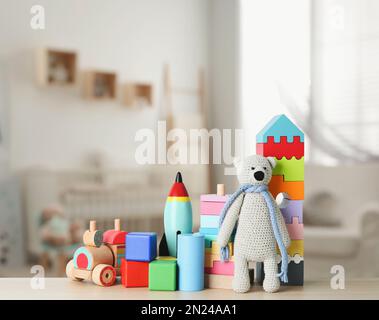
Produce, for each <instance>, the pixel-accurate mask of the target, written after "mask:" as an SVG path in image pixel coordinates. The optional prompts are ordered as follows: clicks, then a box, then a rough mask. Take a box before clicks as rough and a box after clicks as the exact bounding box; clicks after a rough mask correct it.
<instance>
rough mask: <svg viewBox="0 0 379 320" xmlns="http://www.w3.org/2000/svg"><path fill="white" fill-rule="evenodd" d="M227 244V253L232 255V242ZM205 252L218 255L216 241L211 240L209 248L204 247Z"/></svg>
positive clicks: (218, 247)
mask: <svg viewBox="0 0 379 320" xmlns="http://www.w3.org/2000/svg"><path fill="white" fill-rule="evenodd" d="M228 246H229V255H230V256H233V255H234V252H233V243H232V242H229V243H228ZM205 252H207V253H210V254H215V255H216V254H218V255H219V254H220V246H219V244H218V243H217V241H212V246H211V248H205Z"/></svg>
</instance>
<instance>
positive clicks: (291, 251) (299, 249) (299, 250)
mask: <svg viewBox="0 0 379 320" xmlns="http://www.w3.org/2000/svg"><path fill="white" fill-rule="evenodd" d="M276 251H277V253H279V254H280V250H279V248H278V246H276ZM287 253H288V255H289V256H290V257H293V256H295V254H298V255H300V256H301V257H304V240H291V244H290V246H289V248H287Z"/></svg>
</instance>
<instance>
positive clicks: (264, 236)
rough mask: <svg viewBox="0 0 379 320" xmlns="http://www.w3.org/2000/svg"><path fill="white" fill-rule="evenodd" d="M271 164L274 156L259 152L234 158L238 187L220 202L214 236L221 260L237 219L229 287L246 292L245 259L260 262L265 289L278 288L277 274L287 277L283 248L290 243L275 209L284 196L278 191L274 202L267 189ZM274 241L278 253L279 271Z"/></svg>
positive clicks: (226, 258) (246, 261) (286, 264)
mask: <svg viewBox="0 0 379 320" xmlns="http://www.w3.org/2000/svg"><path fill="white" fill-rule="evenodd" d="M275 165H276V162H275V159H274V158H270V157H269V158H265V157H263V156H259V155H253V156H249V157H247V158H245V159H244V160H242V161H236V162H235V166H236V168H237V176H238V180H239V182H240V188H239V189H238V190H237V191H236V192H235V193H234V194H233V195H232V196H231V197H230V198H229V200H228V202H227V203H226V204H225V206H224V210H223V212H222V213H221V217H220V230H219V234H218V239H217V240H218V243H219V245H220V247H221V257H222V260H228V259H229V252H228V248H227V244H228V242H229V239H230V236H231V235H232V233H233V230H234V229H235V227H236V224H237V220H238V224H237V227H236V229H237V230H236V234H235V239H234V279H233V289H234V291H236V292H241V293H242V292H247V291H249V289H250V278H249V270H248V261H255V262H263V265H264V271H265V279H264V281H263V288H264V290H265V291H267V292H276V291H278V290H279V288H280V280H279V278H280V279H281V280H282V281H283V282H287V281H288V279H287V266H288V255H287V252H286V248H287V247H288V246H289V245H290V237H289V235H288V231H287V228H286V225H285V222H284V219H283V216H282V214H281V212H280V209H279V207H283V201H284V202H285V201H286V198H287V197H285V196H283V194H279V195H278V196H277V202H276V201H275V200H274V198H273V196H272V195H271V193H269V192H268V189H267V185H268V183H269V182H270V180H271V177H272V169H273V168H274V167H275ZM276 244H278V247H279V249H280V252H281V255H282V269H281V272H280V273H279V274H278V273H277V271H278V264H277V261H276V255H277V253H276Z"/></svg>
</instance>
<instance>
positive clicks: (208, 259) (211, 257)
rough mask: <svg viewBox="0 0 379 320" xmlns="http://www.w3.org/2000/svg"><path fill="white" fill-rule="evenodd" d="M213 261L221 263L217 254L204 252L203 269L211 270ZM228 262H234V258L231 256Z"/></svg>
mask: <svg viewBox="0 0 379 320" xmlns="http://www.w3.org/2000/svg"><path fill="white" fill-rule="evenodd" d="M214 261H221V258H220V255H219V254H211V253H207V252H206V253H205V257H204V267H205V268H212V267H213V262H214ZM229 261H234V257H233V256H231V257H230V258H229Z"/></svg>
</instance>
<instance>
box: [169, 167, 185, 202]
mask: <svg viewBox="0 0 379 320" xmlns="http://www.w3.org/2000/svg"><path fill="white" fill-rule="evenodd" d="M168 196H169V197H188V192H187V189H186V187H185V185H184V183H183V179H182V174H181V173H180V172H178V173H177V174H176V178H175V183H174V184H173V185H172V187H171V190H170V193H169V194H168Z"/></svg>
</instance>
